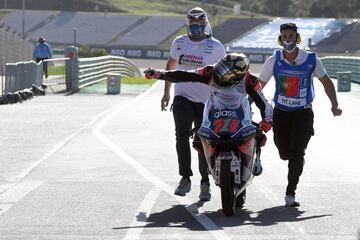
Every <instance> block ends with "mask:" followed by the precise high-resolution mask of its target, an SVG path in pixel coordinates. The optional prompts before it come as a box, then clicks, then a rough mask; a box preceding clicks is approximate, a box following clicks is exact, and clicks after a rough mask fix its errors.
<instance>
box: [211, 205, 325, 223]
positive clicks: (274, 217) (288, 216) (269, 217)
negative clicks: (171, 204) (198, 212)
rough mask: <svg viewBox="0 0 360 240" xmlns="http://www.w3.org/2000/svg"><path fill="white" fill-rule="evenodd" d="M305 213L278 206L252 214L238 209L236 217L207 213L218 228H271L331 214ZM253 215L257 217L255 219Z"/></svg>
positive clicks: (218, 212) (220, 213)
mask: <svg viewBox="0 0 360 240" xmlns="http://www.w3.org/2000/svg"><path fill="white" fill-rule="evenodd" d="M304 213H305V211H300V210H299V209H298V208H292V207H285V206H276V207H271V208H266V209H264V210H261V211H259V212H251V211H249V210H247V209H238V210H237V211H236V213H235V215H234V216H232V217H225V216H224V215H223V213H222V210H221V209H220V210H218V211H217V212H207V213H206V215H207V216H208V217H210V218H211V220H213V221H214V223H215V224H216V225H217V226H218V227H233V226H234V227H235V226H242V225H254V226H271V225H276V224H278V223H282V222H301V221H306V220H310V219H314V218H322V217H330V216H332V215H331V214H322V215H313V216H307V217H301V215H302V214H304ZM252 215H256V216H255V217H254V216H252Z"/></svg>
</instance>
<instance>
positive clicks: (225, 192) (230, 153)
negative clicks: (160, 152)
mask: <svg viewBox="0 0 360 240" xmlns="http://www.w3.org/2000/svg"><path fill="white" fill-rule="evenodd" d="M214 98H215V101H216V95H215V96H213V99H210V100H209V101H208V102H207V103H206V105H205V109H204V120H203V123H202V125H201V127H200V128H199V129H198V130H197V131H196V135H195V138H194V142H193V146H194V148H196V149H197V150H198V151H203V152H204V154H205V157H206V161H207V164H208V167H209V170H210V172H211V175H212V177H213V179H214V181H215V184H216V185H217V186H219V187H220V189H221V203H222V210H223V213H224V214H225V215H226V216H232V215H234V213H235V209H236V208H241V207H242V206H243V205H244V203H245V200H246V188H247V186H248V185H249V184H250V183H251V182H252V179H253V178H254V172H255V171H254V170H255V169H254V168H255V166H254V164H255V160H256V158H258V159H259V160H260V154H261V149H260V146H263V145H265V142H266V137H265V135H264V134H263V133H262V132H261V131H260V130H259V126H258V125H257V124H256V123H254V122H252V121H251V118H249V117H246V115H248V114H249V113H247V111H246V110H247V109H246V108H245V109H244V108H241V107H236V108H231V109H229V108H228V107H225V108H222V109H221V110H219V109H217V108H216V107H215V106H216V104H213V102H214ZM205 115H206V116H205ZM199 139H200V141H201V143H200V142H199ZM261 170H262V169H261ZM260 173H261V172H258V174H260Z"/></svg>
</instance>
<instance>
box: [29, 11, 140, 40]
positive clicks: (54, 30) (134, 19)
mask: <svg viewBox="0 0 360 240" xmlns="http://www.w3.org/2000/svg"><path fill="white" fill-rule="evenodd" d="M143 18H144V17H143V16H131V15H119V14H113V13H108V14H101V13H83V12H62V13H60V14H59V15H58V16H56V17H55V18H54V19H53V20H52V21H50V22H49V23H48V24H46V25H44V26H43V27H42V28H39V29H37V30H36V31H34V32H33V33H31V34H30V36H29V38H30V39H31V40H35V39H37V38H38V37H39V36H45V37H46V38H47V40H48V41H49V42H50V43H52V44H63V45H65V44H72V43H73V42H74V33H73V30H74V28H76V33H77V34H76V41H77V42H78V43H82V44H89V45H93V46H103V45H105V44H106V43H107V42H109V41H111V39H112V38H114V37H115V36H116V35H117V34H119V33H121V32H123V31H126V30H127V29H128V28H129V27H130V26H132V25H136V24H137V23H138V22H139V21H141V20H142V19H143Z"/></svg>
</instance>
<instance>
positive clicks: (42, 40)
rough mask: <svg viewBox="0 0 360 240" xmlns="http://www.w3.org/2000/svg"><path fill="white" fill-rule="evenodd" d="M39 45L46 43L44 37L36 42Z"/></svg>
mask: <svg viewBox="0 0 360 240" xmlns="http://www.w3.org/2000/svg"><path fill="white" fill-rule="evenodd" d="M38 42H39V43H44V42H46V40H45V38H44V37H39V40H38Z"/></svg>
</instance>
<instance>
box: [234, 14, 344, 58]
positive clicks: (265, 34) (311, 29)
mask: <svg viewBox="0 0 360 240" xmlns="http://www.w3.org/2000/svg"><path fill="white" fill-rule="evenodd" d="M286 22H294V23H296V24H297V26H298V27H299V33H300V34H301V38H302V42H301V44H300V47H301V48H306V47H307V46H308V40H309V39H311V42H312V44H313V45H314V44H317V43H318V42H320V41H321V40H322V39H325V38H328V37H329V36H330V35H332V34H333V33H335V32H338V31H340V30H341V29H342V28H343V27H345V26H346V25H347V24H349V22H346V21H344V20H336V19H329V18H277V19H275V20H273V21H272V22H270V23H268V24H266V25H264V26H262V27H259V28H257V29H255V30H253V31H251V32H250V33H248V34H246V35H244V36H241V38H239V39H237V40H235V41H233V43H232V44H230V49H231V50H232V51H241V50H244V49H258V50H264V51H266V50H271V49H275V48H278V43H277V37H278V35H279V28H280V25H281V24H283V23H286Z"/></svg>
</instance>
